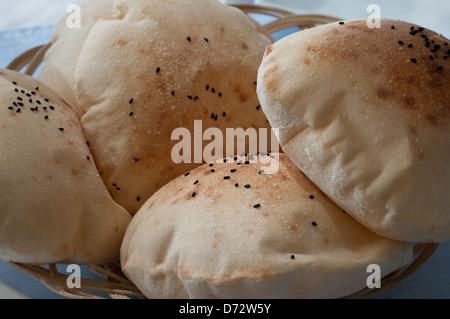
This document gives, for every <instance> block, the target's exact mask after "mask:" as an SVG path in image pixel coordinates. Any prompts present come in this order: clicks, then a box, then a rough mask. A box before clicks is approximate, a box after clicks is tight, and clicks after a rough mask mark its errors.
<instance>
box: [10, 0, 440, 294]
mask: <svg viewBox="0 0 450 319" xmlns="http://www.w3.org/2000/svg"><path fill="white" fill-rule="evenodd" d="M232 6H235V7H237V8H239V9H241V10H242V11H243V12H245V13H246V14H248V15H249V16H250V17H252V14H261V15H265V16H268V17H270V18H271V19H270V20H271V22H269V23H267V24H264V25H261V24H259V23H258V22H256V21H254V22H255V24H256V26H257V27H258V29H259V30H260V31H261V32H262V33H264V34H266V35H267V36H268V37H269V38H270V39H272V41H275V40H274V38H273V34H274V33H276V32H278V31H283V30H286V29H288V28H292V27H298V28H299V29H308V28H312V27H315V26H318V25H321V24H326V23H330V22H335V21H339V20H341V19H340V18H337V17H333V16H326V15H310V14H308V15H298V14H293V13H291V12H288V11H285V10H281V9H277V8H272V7H266V6H258V5H244V4H236V5H232ZM50 46H51V43H48V44H45V45H41V46H38V47H34V48H32V49H30V50H28V51H26V52H24V53H23V54H21V55H20V56H18V57H17V58H16V59H14V60H13V61H12V62H11V63H10V64H9V65H8V67H7V68H8V69H11V70H16V71H20V72H23V73H25V74H28V75H31V76H33V75H34V73H35V72H36V70H37V69H38V67H39V66H40V64H41V63H42V61H43V58H44V55H45V52H46V51H47V50H48V49H49V47H50ZM437 247H438V244H425V243H417V244H415V245H414V258H413V261H412V262H411V264H409V265H407V266H406V267H404V268H402V269H399V270H397V271H394V272H393V273H390V274H389V275H387V276H385V277H383V278H382V280H381V288H376V289H375V288H373V289H369V288H365V289H363V290H361V291H359V292H357V293H355V294H352V295H350V296H347V297H346V298H367V297H369V296H372V295H374V294H377V293H379V292H381V291H385V290H387V289H389V288H391V287H393V286H395V285H397V284H398V283H399V282H401V281H402V280H403V279H405V278H407V277H409V276H410V275H411V274H413V273H414V272H415V271H416V270H417V269H418V268H419V267H420V266H421V265H423V264H424V263H425V262H426V261H427V260H428V259H429V257H430V256H431V255H432V254H433V253H434V252H435V250H436V248H437ZM8 263H9V264H10V265H12V266H13V267H15V268H17V269H19V270H21V271H23V272H25V273H27V274H29V275H31V276H32V277H33V278H34V279H37V280H38V281H40V282H42V284H43V285H44V286H46V287H47V288H48V289H50V290H52V291H54V292H55V293H57V294H59V295H61V296H63V297H66V298H70V299H105V298H109V299H130V298H145V296H144V295H143V294H142V293H141V292H140V291H139V289H138V288H137V287H136V286H135V285H134V284H133V283H132V282H131V281H130V280H128V279H127V278H126V276H125V275H124V274H123V272H122V271H121V268H120V262H119V261H117V262H116V263H112V264H107V265H85V267H88V268H89V269H90V270H92V271H93V272H94V273H95V274H97V275H99V276H97V277H100V278H102V279H101V280H98V279H89V278H83V277H82V278H81V288H68V286H67V279H68V278H69V276H70V275H67V274H65V273H63V272H61V271H60V270H59V268H61V267H58V266H59V265H56V264H50V265H40V266H37V265H29V264H20V263H13V262H8Z"/></svg>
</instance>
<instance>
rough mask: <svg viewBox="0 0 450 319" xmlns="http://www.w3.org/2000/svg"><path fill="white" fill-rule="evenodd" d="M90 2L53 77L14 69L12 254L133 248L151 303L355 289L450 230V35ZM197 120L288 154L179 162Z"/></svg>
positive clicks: (109, 255) (52, 63)
mask: <svg viewBox="0 0 450 319" xmlns="http://www.w3.org/2000/svg"><path fill="white" fill-rule="evenodd" d="M81 8H82V16H83V18H84V21H85V23H84V24H82V28H81V29H76V30H73V29H68V28H67V25H66V24H65V21H66V19H65V18H64V19H62V20H61V22H60V23H59V24H58V26H57V27H56V28H55V31H54V35H53V40H52V47H51V48H50V50H49V51H48V52H47V54H46V57H45V59H44V64H43V68H42V72H41V74H40V76H39V78H38V79H37V80H36V79H33V78H31V77H29V76H27V75H23V74H20V73H17V72H13V71H7V70H2V71H1V73H0V77H1V83H0V90H1V99H2V100H3V101H4V103H3V104H4V106H5V109H4V110H2V111H1V115H0V122H1V123H0V124H1V127H2V132H3V134H2V135H1V136H0V145H1V146H2V151H1V152H0V190H1V193H0V196H1V197H0V221H1V224H0V238H1V241H0V258H2V259H4V260H8V261H13V262H21V263H32V264H47V263H67V262H71V263H80V264H84V263H96V264H102V263H108V262H111V261H120V264H121V268H122V271H123V273H124V274H125V275H126V276H127V277H128V278H129V279H130V280H131V281H132V282H133V283H134V284H135V285H136V287H138V288H139V290H140V291H142V293H143V294H144V295H145V296H147V297H148V298H341V297H345V296H348V295H351V294H353V293H355V292H357V291H359V290H361V289H363V288H365V287H366V286H367V278H368V276H369V273H368V267H369V266H371V265H374V264H375V265H377V266H378V267H379V268H380V269H381V273H382V275H387V274H389V273H391V272H393V271H395V270H398V269H401V268H402V267H405V266H407V265H408V264H409V263H410V262H411V261H412V258H413V244H414V243H415V242H427V243H431V242H434V243H439V242H443V241H446V240H448V239H450V213H449V212H448V211H447V210H448V208H447V207H448V206H449V205H448V204H449V203H448V201H449V199H446V198H450V197H448V196H446V195H447V193H448V191H449V190H450V187H449V186H450V185H449V183H450V168H449V167H450V165H449V164H450V163H449V161H450V159H449V158H450V156H448V155H450V154H449V153H450V128H449V123H450V122H449V120H448V116H449V114H450V104H449V101H450V99H449V93H448V92H449V91H450V90H449V89H450V87H449V86H450V84H449V83H450V81H449V79H450V65H449V62H448V61H449V60H448V59H447V56H448V55H450V51H449V49H450V47H449V46H448V40H446V39H445V38H443V37H442V36H440V35H438V34H436V33H434V32H432V31H430V30H427V29H424V28H422V27H419V26H417V25H412V24H409V23H406V22H402V21H393V20H382V23H381V28H373V29H371V28H369V27H368V26H367V25H366V21H365V20H355V21H344V22H339V23H331V24H327V25H323V26H320V27H315V28H312V29H308V30H303V31H299V32H297V33H294V34H292V35H290V36H287V37H285V38H283V39H281V40H280V41H278V42H276V43H273V41H271V40H270V39H269V38H268V37H267V36H265V35H264V34H262V33H261V32H260V31H259V29H258V28H257V26H256V25H255V23H253V21H252V20H251V19H250V18H249V17H247V16H246V15H245V14H244V13H243V12H241V11H239V10H238V9H236V8H233V7H229V6H226V5H223V4H221V3H220V2H218V1H217V0H188V1H182V0H170V1H166V0H164V1H163V0H133V1H131V0H116V1H113V0H109V1H108V0H106V1H105V0H103V1H89V2H86V3H84V4H82V5H81ZM196 120H197V121H198V120H201V121H202V124H203V129H208V128H218V129H219V130H220V131H222V132H223V133H224V135H225V131H226V129H227V128H243V129H248V128H256V129H258V128H265V129H268V132H270V130H271V129H274V131H275V132H277V134H276V139H277V142H279V143H280V146H281V150H272V151H268V150H262V151H258V152H256V153H249V152H244V153H238V152H237V150H236V149H234V153H232V154H224V153H223V152H222V153H221V152H218V154H223V156H219V155H218V156H217V158H214V160H212V161H205V160H202V161H192V162H190V163H176V162H175V161H174V160H173V158H172V149H173V147H174V145H175V144H176V141H173V140H172V132H173V131H174V130H175V129H176V128H180V127H181V128H186V129H188V130H189V131H190V132H194V121H196ZM270 136H271V135H270ZM270 136H265V137H263V136H259V138H261V139H262V138H264V139H266V140H268V141H269V144H270ZM202 143H203V144H202V146H205V145H206V144H208V143H209V141H203V142H202ZM225 144H226V141H224V143H223V146H222V149H220V147H219V149H220V150H221V151H224V150H225V149H226V145H225ZM202 149H203V148H202ZM279 151H281V152H279ZM192 152H193V149H192Z"/></svg>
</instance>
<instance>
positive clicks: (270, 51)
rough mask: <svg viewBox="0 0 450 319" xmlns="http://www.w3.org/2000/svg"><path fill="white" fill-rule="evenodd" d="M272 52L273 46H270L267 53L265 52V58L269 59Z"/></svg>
mask: <svg viewBox="0 0 450 319" xmlns="http://www.w3.org/2000/svg"><path fill="white" fill-rule="evenodd" d="M272 50H273V45H269V46H268V47H267V48H266V51H265V52H264V57H267V56H268V55H269V54H271V53H272Z"/></svg>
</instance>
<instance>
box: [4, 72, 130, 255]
mask: <svg viewBox="0 0 450 319" xmlns="http://www.w3.org/2000/svg"><path fill="white" fill-rule="evenodd" d="M0 99H1V103H0V105H1V108H0V129H1V134H0V258H1V259H3V260H5V261H13V262H20V263H27V264H49V263H57V262H58V263H78V264H85V263H96V264H99V263H105V262H110V261H116V260H118V259H119V251H120V245H121V243H122V238H123V235H124V233H125V230H126V228H127V226H128V224H129V222H130V220H131V216H130V214H128V212H126V210H125V209H123V208H122V207H120V206H119V205H118V204H117V203H115V202H114V201H113V199H112V198H111V196H110V194H109V193H108V191H107V189H106V187H105V185H104V184H103V182H102V180H101V178H100V176H99V174H98V172H97V169H96V166H95V163H94V160H93V158H92V155H91V152H90V151H89V148H88V146H87V145H86V140H85V138H84V135H83V132H82V130H81V127H80V124H79V121H78V118H77V115H76V112H75V111H74V110H73V108H72V107H71V106H70V105H69V104H68V103H67V102H66V101H65V100H63V99H62V98H60V97H59V95H58V94H57V93H55V91H53V90H52V89H50V88H49V87H48V86H46V85H44V84H42V83H40V82H38V81H37V80H36V79H34V78H32V77H30V76H27V75H24V74H21V73H18V72H15V71H10V70H0Z"/></svg>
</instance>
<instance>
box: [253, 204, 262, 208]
mask: <svg viewBox="0 0 450 319" xmlns="http://www.w3.org/2000/svg"><path fill="white" fill-rule="evenodd" d="M260 207H261V204H255V205H253V208H260Z"/></svg>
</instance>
